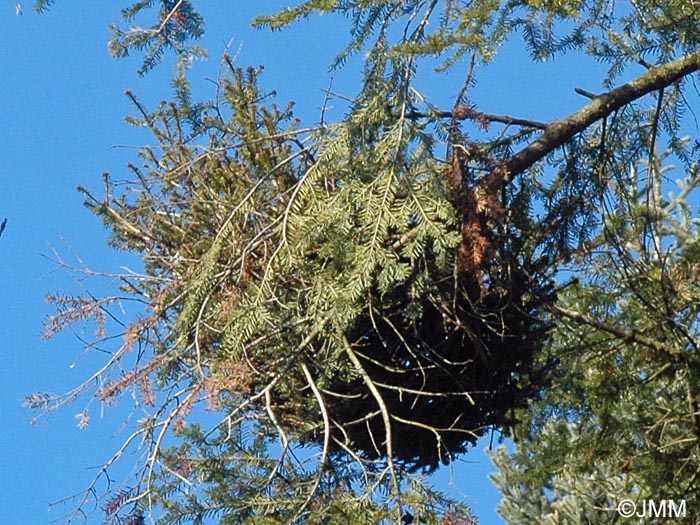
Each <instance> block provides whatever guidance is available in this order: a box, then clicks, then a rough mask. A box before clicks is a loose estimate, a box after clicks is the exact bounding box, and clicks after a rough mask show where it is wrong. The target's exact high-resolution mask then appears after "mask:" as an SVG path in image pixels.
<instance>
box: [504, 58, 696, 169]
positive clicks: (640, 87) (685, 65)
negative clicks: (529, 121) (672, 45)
mask: <svg viewBox="0 0 700 525" xmlns="http://www.w3.org/2000/svg"><path fill="white" fill-rule="evenodd" d="M699 68H700V51H696V52H694V53H691V54H690V55H686V56H684V57H682V58H679V59H677V60H674V61H673V62H670V63H668V64H664V65H662V66H658V67H656V68H654V69H650V70H649V71H647V72H646V73H644V74H643V75H641V76H639V77H637V78H636V79H634V80H631V81H630V82H628V83H627V84H623V85H622V86H620V87H617V88H615V89H613V90H611V91H608V92H607V93H604V94H602V95H600V96H598V97H596V98H595V99H593V101H591V103H590V104H588V105H587V106H585V107H584V108H582V109H580V110H578V111H577V112H576V113H574V114H572V115H569V116H568V117H566V118H563V119H561V120H557V121H556V122H553V123H551V124H549V125H548V126H547V127H546V129H545V132H544V133H543V134H542V135H541V136H540V137H539V138H538V139H537V140H535V141H534V142H533V143H531V144H530V145H528V146H526V147H525V148H524V149H522V150H520V151H519V152H518V153H516V154H515V155H513V156H512V157H511V158H509V159H508V160H506V161H505V163H504V168H505V171H506V176H505V182H508V181H510V180H512V178H513V177H514V176H515V175H517V174H518V173H521V172H523V171H525V170H526V169H528V168H529V167H530V166H532V165H533V164H534V163H535V162H537V161H538V160H540V159H542V158H543V157H544V156H546V155H547V154H549V153H551V152H552V151H554V150H555V149H557V148H558V147H560V146H562V145H564V144H565V143H566V142H568V141H569V140H571V139H572V138H573V137H574V136H575V135H576V134H577V133H580V132H582V131H584V130H585V129H586V128H588V127H589V126H590V125H591V124H593V123H595V122H597V121H598V120H600V119H602V118H605V117H607V116H608V115H610V114H611V113H613V112H615V111H617V110H618V109H620V108H621V107H623V106H625V105H627V104H629V103H631V102H634V101H635V100H638V99H640V98H642V97H644V96H645V95H648V94H649V93H652V92H654V91H657V90H659V89H663V88H665V87H667V86H670V85H671V84H673V83H674V82H678V81H679V80H681V79H683V78H684V77H686V76H688V75H690V74H691V73H694V72H695V71H697V70H698V69H699Z"/></svg>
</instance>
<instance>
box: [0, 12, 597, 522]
mask: <svg viewBox="0 0 700 525" xmlns="http://www.w3.org/2000/svg"><path fill="white" fill-rule="evenodd" d="M119 4H120V3H119V2H81V3H80V10H79V12H78V11H77V10H76V7H75V5H76V4H75V3H70V2H67V1H65V0H63V1H60V0H59V1H58V2H56V4H55V5H54V7H53V8H52V9H51V10H50V11H49V12H48V13H46V14H44V15H41V16H38V15H36V14H35V13H33V12H32V11H31V9H29V5H25V6H24V7H25V14H24V16H22V17H17V16H15V14H14V7H13V5H12V3H11V2H5V3H3V4H2V7H0V71H2V72H3V79H1V80H0V116H1V117H2V125H1V126H0V144H2V148H3V153H4V155H3V156H4V162H3V165H2V166H1V167H0V220H2V218H3V217H7V218H8V224H7V229H6V230H5V233H4V235H3V237H2V238H1V239H0V298H1V300H0V337H1V338H0V345H1V346H0V349H1V350H2V359H0V381H1V383H0V384H1V385H2V388H1V389H0V396H1V399H0V424H1V425H2V428H3V432H1V433H0V469H1V472H2V480H3V481H2V485H3V486H2V492H0V493H1V494H2V498H0V499H1V500H2V501H3V506H2V507H3V519H4V521H5V522H6V523H27V524H43V523H49V522H51V521H54V520H56V519H58V518H60V516H61V515H62V514H63V513H64V512H67V511H70V510H71V509H72V505H73V503H72V502H71V501H68V502H66V503H64V504H61V503H58V504H56V505H50V504H51V503H56V502H59V501H60V500H61V499H62V498H65V497H68V496H71V495H72V494H74V493H76V492H79V491H80V490H81V489H84V488H85V487H86V485H87V484H88V483H89V482H90V480H91V479H92V477H93V476H94V475H95V473H96V469H97V468H99V466H100V465H101V464H103V463H104V462H105V461H106V460H107V459H108V458H109V457H110V456H111V454H112V453H113V452H114V451H115V450H116V448H118V446H119V445H120V443H121V439H123V437H124V434H123V433H122V434H119V425H120V423H121V420H122V418H123V417H124V413H123V410H124V409H125V408H124V407H117V408H115V409H113V410H107V411H106V412H105V413H104V417H103V418H102V419H100V418H96V417H93V421H92V424H91V425H90V426H89V427H88V428H87V429H85V430H79V429H77V428H76V420H75V419H74V414H75V413H77V412H79V411H80V410H81V409H82V405H81V404H80V402H78V403H77V404H76V405H74V406H73V407H68V408H67V409H64V410H61V411H59V412H57V413H55V414H53V415H52V416H51V417H49V418H42V419H40V420H39V422H38V423H37V424H34V425H33V424H31V418H32V414H31V413H30V412H29V411H28V410H26V409H24V408H22V407H21V402H22V399H23V397H24V396H25V395H27V394H29V393H31V392H34V391H36V390H45V391H52V392H64V391H67V390H69V389H70V388H72V387H73V386H75V385H76V384H78V383H79V382H80V381H81V380H83V379H85V377H87V375H88V374H89V373H90V372H91V371H93V370H94V367H95V366H97V365H98V364H99V363H100V362H101V359H102V356H100V355H99V354H97V355H93V354H85V353H84V352H83V351H82V348H81V346H80V344H79V342H78V341H77V340H76V337H75V336H74V335H73V334H70V333H69V334H63V335H60V336H58V337H56V338H55V339H52V340H50V341H48V342H44V341H41V340H40V334H41V331H42V328H41V322H42V319H43V318H44V317H45V316H46V315H47V314H49V313H50V312H51V306H50V305H47V304H46V302H45V300H44V297H45V295H46V294H47V293H49V292H51V293H56V292H64V293H69V292H77V291H80V289H81V287H86V286H87V287H89V288H90V289H91V290H93V291H94V290H99V288H100V287H101V286H109V285H110V284H111V283H109V282H101V283H98V282H96V281H95V282H93V281H84V280H82V279H80V278H78V276H76V275H74V274H71V273H70V272H67V271H64V270H61V269H60V268H59V265H58V264H57V263H56V262H55V260H52V259H54V258H55V255H54V250H55V251H56V252H57V253H58V254H60V256H61V257H62V258H63V259H64V260H65V261H66V262H67V263H68V264H71V265H78V266H79V265H81V264H83V263H84V264H85V265H86V266H88V267H90V268H91V269H93V270H97V271H117V270H118V269H119V268H120V267H124V266H131V267H137V265H138V261H137V260H136V259H135V258H134V257H133V256H132V255H129V254H124V253H118V252H114V251H112V250H110V249H109V248H107V244H106V239H107V235H106V232H105V231H104V229H103V228H102V226H101V224H100V223H99V221H98V220H97V219H96V218H94V217H93V216H92V215H91V214H90V212H89V211H88V210H86V209H85V208H84V207H83V206H82V198H81V196H80V194H79V193H78V192H77V191H76V190H75V188H76V186H77V185H78V184H83V185H85V186H87V187H89V188H91V189H92V190H94V191H95V193H96V194H98V195H99V194H100V190H101V174H102V173H103V172H105V171H110V172H112V173H113V174H115V175H118V174H120V173H125V172H126V171H125V168H124V166H125V164H126V163H127V162H129V161H131V160H134V159H135V155H136V150H137V148H138V146H139V145H142V144H144V143H145V142H146V141H147V140H148V135H146V134H145V133H144V132H143V131H141V130H138V129H134V128H130V127H129V126H128V125H127V124H126V123H125V122H124V116H125V115H127V114H130V113H132V107H131V106H130V104H129V102H128V101H127V99H126V97H125V96H124V91H125V90H126V89H132V90H133V91H134V92H135V93H136V94H137V95H138V96H139V97H140V98H141V99H142V100H143V101H144V102H145V103H146V104H151V105H153V104H154V103H156V102H157V101H158V100H161V99H165V98H168V97H169V96H170V93H171V91H170V87H169V80H170V77H171V72H172V69H171V67H170V65H169V64H167V63H166V64H164V65H162V66H161V67H159V68H157V69H156V70H154V71H153V72H151V73H150V74H148V75H147V76H146V77H145V78H139V77H138V76H137V74H136V71H137V69H138V66H139V65H140V61H139V57H132V58H129V59H126V60H119V61H115V60H112V59H111V58H110V57H109V54H108V52H107V40H108V38H109V32H108V30H107V26H108V24H109V23H112V22H115V21H116V20H117V17H118V8H119V7H120V6H119ZM207 4H212V5H207V6H203V9H206V10H205V11H204V15H205V18H206V19H207V22H208V25H207V37H206V39H205V40H204V42H203V44H204V45H205V47H207V48H208V49H209V51H210V53H211V58H210V60H209V61H207V62H202V63H198V64H196V66H195V67H194V69H193V71H192V73H191V79H192V81H193V86H194V88H195V92H196V93H197V94H198V95H199V96H200V97H201V98H208V97H211V96H212V95H213V93H214V85H213V83H212V82H211V80H212V79H214V78H216V75H217V70H218V56H219V55H220V54H221V53H222V52H223V51H224V49H225V46H226V45H227V43H230V49H231V51H230V52H231V54H232V55H233V54H236V53H238V58H237V62H238V64H239V65H242V66H246V65H249V64H250V65H257V64H265V66H266V67H265V74H264V76H263V78H262V81H263V84H264V85H265V86H266V87H269V88H270V89H275V90H276V91H277V93H278V100H280V101H286V100H288V99H292V100H295V101H296V102H297V113H298V115H299V116H301V117H302V118H303V119H304V120H305V121H307V122H308V123H313V122H315V121H317V120H318V115H319V108H320V106H321V104H322V101H323V89H324V88H325V87H327V86H328V83H329V75H328V74H327V66H328V65H329V64H330V63H331V61H332V59H333V57H334V56H335V54H336V53H337V52H338V51H339V50H340V49H341V46H342V45H343V43H344V42H345V41H346V40H345V38H346V34H345V33H344V31H343V29H344V28H343V26H342V22H341V23H339V22H337V21H332V20H331V19H330V18H328V17H325V18H320V19H315V20H311V21H308V22H304V23H303V24H301V25H299V26H297V27H295V28H292V29H290V30H287V31H283V32H278V33H274V34H270V33H268V32H264V31H259V32H256V31H252V30H250V28H249V25H248V21H249V20H250V18H251V16H252V15H254V14H255V12H253V11H252V10H251V7H243V6H241V5H238V4H240V3H237V4H236V5H235V6H233V7H232V3H231V2H208V3H207ZM213 4H216V5H213ZM253 4H254V3H252V2H251V3H250V5H253ZM282 4H284V2H260V3H257V5H264V9H265V10H266V11H267V12H270V11H273V10H274V9H275V8H276V7H279V6H280V5H282ZM356 65H357V61H352V60H351V61H350V63H349V65H348V67H347V68H346V69H345V70H343V71H341V72H340V73H338V74H337V76H336V78H335V79H334V83H333V89H334V90H335V91H337V92H339V93H343V94H345V95H348V96H352V95H353V94H354V93H355V91H356V90H357V75H356ZM354 66H355V67H354ZM591 71H592V70H591V69H586V68H581V67H578V64H577V63H576V61H570V60H564V61H562V62H561V63H560V62H556V63H554V64H543V65H539V66H537V67H533V66H532V65H529V64H528V59H527V56H526V55H525V53H524V51H523V49H522V48H521V46H519V45H517V44H516V45H510V46H507V47H506V49H505V51H504V55H503V58H501V59H499V60H497V61H496V62H495V63H494V64H493V65H492V66H489V67H488V68H484V69H481V70H479V71H478V75H477V79H478V84H477V86H476V87H475V89H474V90H473V96H474V100H475V102H477V104H478V105H479V108H480V109H482V110H483V111H487V112H492V113H501V114H506V113H510V114H512V115H514V116H520V117H527V118H532V119H538V120H548V119H551V118H556V117H561V116H564V115H566V114H567V113H569V112H571V111H573V110H575V109H577V108H578V107H580V106H581V105H582V103H583V102H584V101H582V100H581V97H580V96H578V95H575V94H574V92H573V87H574V86H580V87H584V88H586V89H589V90H591V91H595V90H596V89H600V86H599V80H598V79H600V78H601V75H600V74H599V73H598V72H594V74H591ZM463 74H464V73H463V72H462V71H461V70H456V71H455V72H454V73H453V74H451V75H448V76H441V77H435V78H434V79H433V78H431V77H428V78H427V79H425V80H423V84H422V85H421V87H422V88H425V89H426V90H427V91H431V92H433V94H435V95H436V96H437V97H438V98H437V100H438V101H441V103H442V104H443V105H444V107H445V108H449V107H451V104H452V98H451V97H452V96H454V94H455V93H457V91H458V90H459V88H460V86H461V83H462V81H463ZM545 79H546V82H545ZM591 79H596V81H595V83H594V84H593V85H592V84H591ZM440 97H442V98H440ZM337 116H339V113H338V114H337V115H336V117H337ZM78 335H80V334H78ZM128 461H129V458H128V457H127V458H125V462H126V463H128ZM492 470H493V467H492V466H491V463H490V461H489V460H488V458H487V457H486V456H485V455H484V454H483V453H481V452H479V451H474V452H472V453H470V454H468V455H467V456H465V457H464V458H463V460H461V461H458V462H456V463H455V464H454V465H453V466H452V467H451V468H450V469H444V470H443V471H442V472H440V473H439V475H438V479H439V484H440V486H441V487H444V488H445V489H448V490H450V491H452V492H453V493H455V494H457V495H459V496H460V497H463V498H464V499H465V501H466V502H467V503H469V504H470V505H471V506H472V507H473V508H474V510H475V512H476V514H477V515H478V516H479V518H480V522H481V523H482V525H496V524H499V523H501V520H500V518H498V516H497V515H496V513H495V510H494V507H495V505H496V503H497V501H498V499H499V498H498V495H497V493H496V491H495V489H494V488H493V487H492V485H491V483H490V481H488V479H487V473H488V472H490V471H492ZM99 522H100V519H99V513H98V514H96V515H94V516H92V517H91V518H90V519H89V523H99Z"/></svg>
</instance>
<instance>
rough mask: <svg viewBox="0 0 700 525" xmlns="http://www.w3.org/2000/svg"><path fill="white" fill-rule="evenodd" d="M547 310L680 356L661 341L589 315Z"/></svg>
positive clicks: (565, 310) (559, 308)
mask: <svg viewBox="0 0 700 525" xmlns="http://www.w3.org/2000/svg"><path fill="white" fill-rule="evenodd" d="M549 308H550V310H551V311H552V312H554V313H557V314H560V315H563V316H564V317H568V318H569V319H571V320H572V321H576V322H578V323H583V324H586V325H588V326H591V327H593V328H597V329H598V330H602V331H604V332H608V333H609V334H612V335H614V336H616V337H618V338H620V339H622V340H623V341H630V342H633V343H639V344H641V345H643V346H646V347H648V348H651V349H652V350H656V351H658V352H663V353H664V354H667V355H669V356H672V357H678V356H679V355H680V352H678V350H673V349H671V348H669V347H668V345H666V344H664V343H662V342H661V341H658V340H656V339H652V338H650V337H647V336H645V335H642V334H640V333H639V332H637V331H636V330H630V329H628V328H623V327H621V326H616V325H613V324H610V323H606V322H605V321H598V320H597V319H594V318H593V317H591V316H590V315H587V314H582V313H581V312H576V311H574V310H568V309H566V308H561V307H559V306H550V307H549Z"/></svg>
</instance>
